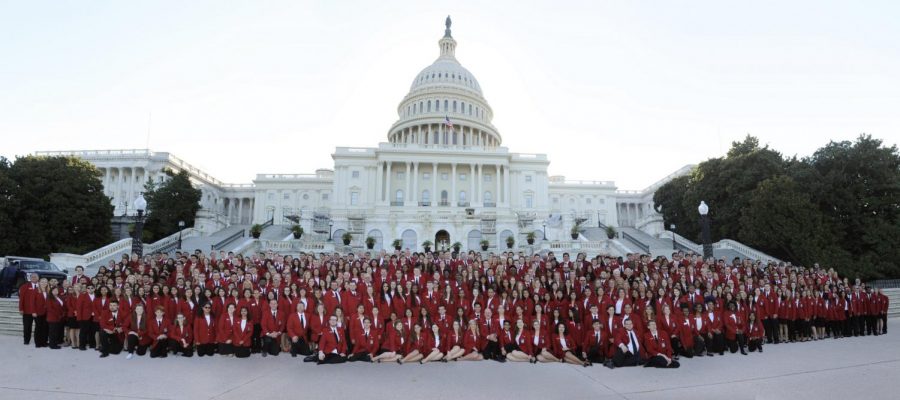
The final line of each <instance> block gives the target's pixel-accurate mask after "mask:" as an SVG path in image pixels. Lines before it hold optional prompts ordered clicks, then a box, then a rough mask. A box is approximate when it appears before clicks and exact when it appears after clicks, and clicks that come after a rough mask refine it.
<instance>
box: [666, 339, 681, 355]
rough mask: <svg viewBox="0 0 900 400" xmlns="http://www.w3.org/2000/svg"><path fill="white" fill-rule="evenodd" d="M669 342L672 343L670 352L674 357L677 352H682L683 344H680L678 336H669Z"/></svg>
mask: <svg viewBox="0 0 900 400" xmlns="http://www.w3.org/2000/svg"><path fill="white" fill-rule="evenodd" d="M669 342H671V343H672V354H673V355H674V356H675V357H678V355H679V354H682V353H684V346H682V345H681V338H679V337H678V336H670V337H669Z"/></svg>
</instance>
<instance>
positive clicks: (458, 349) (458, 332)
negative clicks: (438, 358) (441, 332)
mask: <svg viewBox="0 0 900 400" xmlns="http://www.w3.org/2000/svg"><path fill="white" fill-rule="evenodd" d="M465 336H466V332H465V331H463V329H462V325H460V323H459V321H458V320H455V319H454V320H453V323H452V324H451V325H450V329H448V330H447V334H446V335H445V337H444V339H445V340H444V342H443V343H442V345H443V347H442V349H441V351H442V352H443V353H444V354H445V356H444V358H443V361H453V360H456V359H457V358H459V357H462V355H463V354H465V352H466V351H465V349H464V346H465V344H464V343H463V339H464V338H465Z"/></svg>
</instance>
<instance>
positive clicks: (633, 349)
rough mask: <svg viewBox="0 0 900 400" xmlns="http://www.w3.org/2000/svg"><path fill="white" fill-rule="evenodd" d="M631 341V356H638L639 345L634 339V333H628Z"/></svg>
mask: <svg viewBox="0 0 900 400" xmlns="http://www.w3.org/2000/svg"><path fill="white" fill-rule="evenodd" d="M628 336H629V341H630V342H631V354H635V355H636V354H637V343H636V339H635V338H634V331H628Z"/></svg>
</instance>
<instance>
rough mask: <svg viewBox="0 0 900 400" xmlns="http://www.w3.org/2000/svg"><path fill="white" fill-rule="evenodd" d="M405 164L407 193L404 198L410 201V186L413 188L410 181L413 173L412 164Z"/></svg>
mask: <svg viewBox="0 0 900 400" xmlns="http://www.w3.org/2000/svg"><path fill="white" fill-rule="evenodd" d="M404 164H406V185H405V187H406V193H405V196H404V201H407V200H409V199H410V197H409V192H410V186H412V185H411V182H410V181H409V180H410V178H411V176H410V173H411V172H412V163H411V162H404Z"/></svg>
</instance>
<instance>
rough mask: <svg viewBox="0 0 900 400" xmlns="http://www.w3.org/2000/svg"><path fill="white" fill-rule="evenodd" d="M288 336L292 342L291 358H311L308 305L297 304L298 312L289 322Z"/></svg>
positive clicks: (290, 317) (291, 316)
mask: <svg viewBox="0 0 900 400" xmlns="http://www.w3.org/2000/svg"><path fill="white" fill-rule="evenodd" d="M287 335H288V340H289V341H290V342H291V357H297V354H300V355H304V356H309V355H310V354H312V352H311V351H310V349H309V343H308V340H309V315H308V314H307V313H306V303H304V302H302V301H299V302H297V310H296V312H294V313H292V314H291V315H290V316H289V317H288V320H287Z"/></svg>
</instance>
